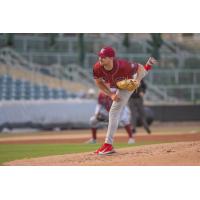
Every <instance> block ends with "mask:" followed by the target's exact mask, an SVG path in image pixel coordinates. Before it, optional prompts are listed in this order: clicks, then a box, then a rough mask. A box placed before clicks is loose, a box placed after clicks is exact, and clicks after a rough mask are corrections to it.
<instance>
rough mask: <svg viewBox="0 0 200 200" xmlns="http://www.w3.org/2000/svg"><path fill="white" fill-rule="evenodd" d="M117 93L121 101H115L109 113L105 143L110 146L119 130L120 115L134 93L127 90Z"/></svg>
mask: <svg viewBox="0 0 200 200" xmlns="http://www.w3.org/2000/svg"><path fill="white" fill-rule="evenodd" d="M117 93H118V94H119V97H120V101H118V102H117V101H114V102H113V104H112V106H111V108H110V112H109V123H108V130H107V134H106V139H105V143H108V144H112V143H113V136H114V133H115V132H116V130H117V128H118V124H119V117H120V113H121V111H122V109H123V107H124V106H125V105H126V104H127V102H128V99H129V97H130V96H131V94H132V92H129V91H127V90H118V91H117Z"/></svg>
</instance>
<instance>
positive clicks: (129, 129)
mask: <svg viewBox="0 0 200 200" xmlns="http://www.w3.org/2000/svg"><path fill="white" fill-rule="evenodd" d="M124 128H125V129H126V132H127V133H128V136H129V138H132V131H131V125H130V124H128V125H126V126H124Z"/></svg>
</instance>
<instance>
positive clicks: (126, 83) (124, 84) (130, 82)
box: [116, 79, 140, 91]
mask: <svg viewBox="0 0 200 200" xmlns="http://www.w3.org/2000/svg"><path fill="white" fill-rule="evenodd" d="M116 85H117V87H118V88H119V89H121V90H128V91H134V90H136V89H137V88H138V87H139V85H140V83H139V82H138V81H137V80H135V79H125V80H122V81H118V82H117V83H116Z"/></svg>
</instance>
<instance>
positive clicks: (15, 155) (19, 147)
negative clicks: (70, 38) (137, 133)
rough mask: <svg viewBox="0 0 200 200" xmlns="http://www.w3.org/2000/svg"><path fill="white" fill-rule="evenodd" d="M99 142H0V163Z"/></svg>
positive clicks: (78, 149)
mask: <svg viewBox="0 0 200 200" xmlns="http://www.w3.org/2000/svg"><path fill="white" fill-rule="evenodd" d="M148 144H158V142H138V143H136V144H134V145H131V146H133V147H134V146H140V145H148ZM99 146H100V144H92V145H91V144H0V164H2V163H4V162H9V161H13V160H19V159H28V158H35V157H42V156H50V155H63V154H69V153H81V152H90V151H95V150H96V149H97V148H98V147H99ZM123 147H130V145H128V144H126V143H116V144H115V148H123Z"/></svg>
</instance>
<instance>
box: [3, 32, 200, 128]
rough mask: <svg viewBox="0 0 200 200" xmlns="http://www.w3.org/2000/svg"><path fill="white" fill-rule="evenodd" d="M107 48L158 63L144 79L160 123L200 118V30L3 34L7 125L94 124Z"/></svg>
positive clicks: (123, 55)
mask: <svg viewBox="0 0 200 200" xmlns="http://www.w3.org/2000/svg"><path fill="white" fill-rule="evenodd" d="M103 46H112V47H113V48H114V49H115V50H116V51H117V57H119V58H124V59H128V60H130V61H136V62H139V63H141V64H145V62H146V61H147V59H148V57H149V56H154V57H155V58H157V59H158V60H159V65H158V66H155V67H154V69H153V70H152V71H151V72H150V73H149V74H148V76H147V77H146V78H145V81H146V83H147V84H148V89H147V92H146V94H145V97H144V98H145V105H146V106H147V107H149V108H150V109H151V110H152V111H153V113H154V119H155V120H158V121H199V120H200V33H162V34H161V33H153V34H150V33H149V34H148V33H96V34H94V33H88V34H87V33H84V34H83V33H79V34H78V33H74V34H73V33H70V34H69V33H51V34H48V33H38V34H37V33H34V34H31V33H29V34H24V33H2V34H0V130H1V131H4V130H5V129H12V128H24V127H26V128H27V127H29V128H39V129H41V128H48V129H51V128H53V129H55V128H58V129H62V128H87V127H89V118H90V116H91V115H92V114H93V112H94V108H95V105H96V96H97V92H98V90H97V88H96V86H95V84H94V81H93V76H92V67H93V64H94V63H95V62H96V60H97V59H98V57H97V52H98V51H99V50H100V49H101V48H102V47H103Z"/></svg>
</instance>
